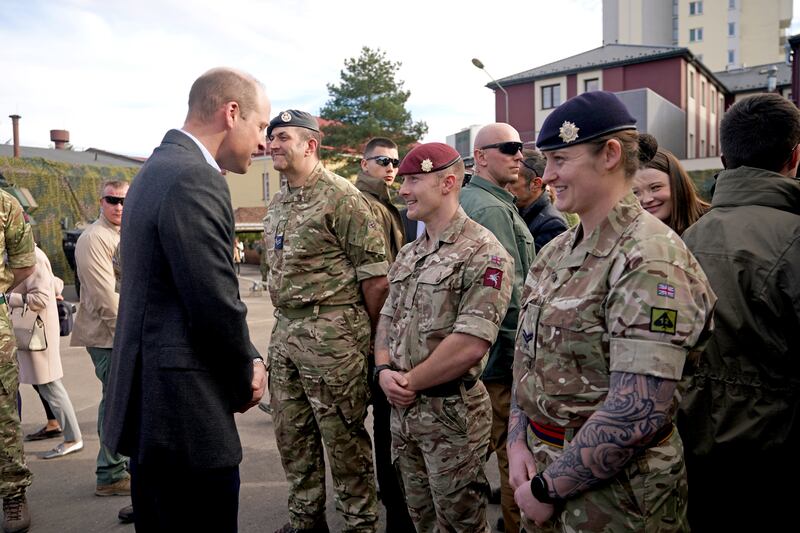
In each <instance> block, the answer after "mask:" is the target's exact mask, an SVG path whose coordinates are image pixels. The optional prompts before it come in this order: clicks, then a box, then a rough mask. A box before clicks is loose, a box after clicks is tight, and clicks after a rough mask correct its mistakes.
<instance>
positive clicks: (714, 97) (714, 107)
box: [711, 89, 717, 150]
mask: <svg viewBox="0 0 800 533" xmlns="http://www.w3.org/2000/svg"><path fill="white" fill-rule="evenodd" d="M711 112H712V113H716V112H717V93H716V91H714V89H711ZM711 150H714V148H713V147H712V148H711Z"/></svg>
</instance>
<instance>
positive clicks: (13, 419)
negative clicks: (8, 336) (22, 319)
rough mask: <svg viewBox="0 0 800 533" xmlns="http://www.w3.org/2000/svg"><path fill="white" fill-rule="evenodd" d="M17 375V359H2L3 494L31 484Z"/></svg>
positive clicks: (0, 445)
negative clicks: (23, 437)
mask: <svg viewBox="0 0 800 533" xmlns="http://www.w3.org/2000/svg"><path fill="white" fill-rule="evenodd" d="M18 376H19V373H18V369H17V365H16V363H14V362H10V363H9V362H2V363H0V498H6V497H8V496H16V495H19V494H23V493H24V492H25V488H26V487H28V486H29V485H30V484H31V477H32V475H31V472H30V470H28V467H27V466H25V454H24V452H23V449H22V428H21V426H20V420H19V412H18V411H17V386H18Z"/></svg>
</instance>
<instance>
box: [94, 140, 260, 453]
mask: <svg viewBox="0 0 800 533" xmlns="http://www.w3.org/2000/svg"><path fill="white" fill-rule="evenodd" d="M233 233H234V220H233V209H232V208H231V200H230V192H229V190H228V186H227V183H225V179H224V178H223V177H222V175H221V174H220V173H219V172H217V171H216V170H215V169H213V168H212V167H211V166H210V165H209V164H208V163H207V162H206V161H205V159H204V158H203V154H202V152H201V151H200V149H199V147H198V146H197V145H196V144H195V143H194V142H193V141H192V140H191V139H190V138H189V137H187V136H186V135H184V134H183V133H181V132H180V131H177V130H170V131H169V132H167V134H166V136H165V137H164V140H163V141H162V143H161V146H159V147H158V148H156V150H155V151H154V152H153V155H152V156H151V157H150V158H149V159H148V160H147V162H146V163H145V164H144V166H143V167H142V169H141V170H140V171H139V173H138V174H137V175H136V178H135V179H134V181H133V184H132V185H131V188H130V190H129V191H128V195H127V198H126V199H125V213H124V215H123V220H122V237H121V246H122V248H121V263H122V288H121V290H120V305H119V317H118V319H117V330H116V334H115V338H114V352H113V357H112V363H111V369H110V371H109V377H108V391H107V395H106V414H105V422H104V440H105V443H106V445H107V446H108V447H109V448H111V449H112V450H116V451H118V452H120V453H123V454H125V455H128V456H132V457H136V458H137V459H138V461H139V462H140V463H141V464H147V463H152V462H161V463H164V462H167V463H168V464H174V465H176V466H183V467H187V468H221V467H231V466H235V465H238V464H239V462H240V461H241V457H242V449H241V444H240V442H239V434H238V432H237V430H236V424H235V423H234V419H233V412H234V410H235V409H236V408H238V407H241V406H242V405H244V404H245V403H246V402H247V401H248V400H249V399H250V398H251V396H252V392H251V390H250V384H251V381H252V376H253V362H252V361H253V359H254V358H255V357H258V352H257V351H256V349H255V348H254V347H253V345H252V343H251V342H250V336H249V333H248V328H247V324H246V322H245V315H246V313H247V309H246V308H245V306H244V304H243V303H242V302H241V300H240V299H239V290H238V282H237V279H236V275H235V274H234V269H233V255H232V252H231V250H232V249H233Z"/></svg>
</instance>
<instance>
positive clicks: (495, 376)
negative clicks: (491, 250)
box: [460, 123, 535, 531]
mask: <svg viewBox="0 0 800 533" xmlns="http://www.w3.org/2000/svg"><path fill="white" fill-rule="evenodd" d="M474 159H475V168H474V169H473V175H472V179H471V180H470V182H469V183H468V184H467V185H465V186H464V188H463V189H462V190H461V196H460V202H461V207H462V208H463V209H464V211H465V212H466V213H467V216H469V217H470V218H471V219H473V220H474V221H475V222H477V223H478V224H480V225H482V226H484V227H485V228H486V229H488V230H489V231H491V232H492V234H494V236H495V237H497V240H498V241H500V244H502V245H503V248H505V249H506V251H507V252H508V253H509V254H510V255H511V257H513V258H514V284H513V286H512V290H511V302H510V303H509V306H508V311H507V313H506V315H505V318H504V319H503V322H502V324H501V325H500V332H499V334H498V335H497V340H496V341H495V343H494V344H493V345H492V347H491V350H490V351H489V361H488V362H487V364H486V368H485V369H484V370H483V374H482V375H481V380H482V381H483V382H484V384H485V385H486V389H487V390H488V391H489V397H490V398H491V400H492V438H491V448H490V449H491V450H493V451H494V452H496V453H497V462H498V466H499V467H500V504H501V507H502V510H503V523H504V524H503V525H504V529H505V530H506V531H519V520H520V518H519V509H517V506H516V505H515V504H514V492H513V491H512V490H511V486H510V485H509V483H508V455H507V453H506V435H507V428H508V416H509V409H510V404H511V382H512V372H511V363H512V362H513V360H514V338H515V336H516V332H517V315H518V313H519V305H520V296H521V294H522V285H523V283H524V282H525V276H526V275H527V273H528V268H529V267H530V265H531V263H532V262H533V258H534V255H535V252H534V246H533V237H532V236H531V233H530V231H528V227H527V226H526V225H525V222H524V221H523V220H522V218H521V217H520V216H519V213H518V212H517V208H516V207H515V206H514V196H513V195H512V194H511V193H510V192H508V191H507V190H506V189H505V187H506V186H507V185H509V184H511V183H515V182H516V181H517V180H518V179H519V167H520V161H521V160H522V142H521V141H520V138H519V133H518V132H517V130H515V129H514V128H513V127H511V126H509V125H508V124H503V123H496V124H489V125H487V126H484V127H483V128H481V129H480V130H479V131H478V134H477V135H476V137H475V151H474Z"/></svg>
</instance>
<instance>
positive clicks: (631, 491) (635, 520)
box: [522, 427, 689, 533]
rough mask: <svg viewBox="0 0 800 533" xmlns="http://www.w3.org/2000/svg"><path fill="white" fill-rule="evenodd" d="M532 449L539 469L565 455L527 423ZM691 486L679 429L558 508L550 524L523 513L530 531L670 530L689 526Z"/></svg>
mask: <svg viewBox="0 0 800 533" xmlns="http://www.w3.org/2000/svg"><path fill="white" fill-rule="evenodd" d="M528 448H529V449H531V450H533V456H534V458H535V460H536V471H537V472H541V471H543V470H544V469H545V468H546V467H547V466H548V465H549V464H550V463H552V462H553V461H554V460H556V459H558V458H559V457H560V456H561V453H562V449H561V448H557V447H555V446H551V445H549V444H546V443H544V442H542V441H541V440H539V438H538V437H536V435H534V434H533V432H532V431H531V429H530V427H528ZM687 499H688V485H687V482H686V464H685V463H684V459H683V442H682V441H681V438H680V435H678V431H677V430H673V431H672V434H671V435H670V436H669V437H668V438H665V439H664V440H663V441H661V443H659V444H658V445H656V446H653V447H652V448H648V449H647V450H645V451H643V452H641V453H640V454H639V455H637V456H636V457H634V458H633V459H632V460H631V461H630V463H628V465H627V466H626V467H625V469H623V471H622V472H620V473H619V474H617V475H616V476H615V477H614V478H612V479H611V480H610V481H609V482H608V483H607V484H605V485H602V486H601V487H599V488H596V489H592V490H589V491H587V492H584V493H583V494H581V495H580V496H578V497H577V498H574V499H570V500H567V501H566V502H565V503H564V504H563V505H562V506H561V507H557V508H556V513H555V514H554V515H553V519H552V520H551V521H550V523H549V524H546V526H545V527H542V528H540V527H537V526H536V524H534V522H533V521H532V520H528V519H527V518H526V517H525V516H524V515H523V516H522V527H523V529H524V530H525V531H527V532H529V533H532V532H534V531H536V532H539V531H542V532H545V531H547V532H549V531H560V532H577V531H592V532H595V531H603V532H630V531H642V532H653V533H655V532H659V533H660V532H669V531H689V523H688V521H687V519H686V509H687Z"/></svg>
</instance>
